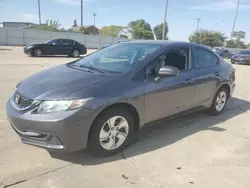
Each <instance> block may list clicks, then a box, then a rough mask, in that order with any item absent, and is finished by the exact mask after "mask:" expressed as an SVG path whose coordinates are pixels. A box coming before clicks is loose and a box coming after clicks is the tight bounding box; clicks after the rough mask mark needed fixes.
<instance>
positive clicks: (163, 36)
mask: <svg viewBox="0 0 250 188" xmlns="http://www.w3.org/2000/svg"><path fill="white" fill-rule="evenodd" d="M167 12H168V0H166V9H165V15H164V22H163V28H162V40H165V38H166V21H167Z"/></svg>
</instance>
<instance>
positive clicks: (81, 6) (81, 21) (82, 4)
mask: <svg viewBox="0 0 250 188" xmlns="http://www.w3.org/2000/svg"><path fill="white" fill-rule="evenodd" d="M81 26H83V0H81Z"/></svg>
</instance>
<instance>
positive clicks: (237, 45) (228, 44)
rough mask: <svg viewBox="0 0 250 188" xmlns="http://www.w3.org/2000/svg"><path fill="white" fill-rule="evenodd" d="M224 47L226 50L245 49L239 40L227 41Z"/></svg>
mask: <svg viewBox="0 0 250 188" xmlns="http://www.w3.org/2000/svg"><path fill="white" fill-rule="evenodd" d="M226 47H228V48H243V49H246V48H247V45H246V44H245V43H244V42H242V41H240V40H228V41H227V42H226Z"/></svg>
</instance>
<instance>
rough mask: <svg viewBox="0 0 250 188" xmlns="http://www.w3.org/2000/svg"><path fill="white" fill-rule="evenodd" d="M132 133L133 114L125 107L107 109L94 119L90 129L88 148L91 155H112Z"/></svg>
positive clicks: (125, 142) (120, 148)
mask: <svg viewBox="0 0 250 188" xmlns="http://www.w3.org/2000/svg"><path fill="white" fill-rule="evenodd" d="M133 133H134V119H133V116H132V115H131V114H130V113H129V112H128V111H127V110H126V109H122V108H113V109H109V110H107V111H105V112H103V113H102V114H101V115H100V116H99V117H97V119H96V120H95V121H94V123H93V125H92V128H91V130H90V135H89V142H88V150H89V151H90V153H91V154H92V155H98V156H110V155H113V154H115V153H118V152H120V151H121V150H122V149H123V148H124V146H126V145H128V144H129V141H130V139H131V138H132V135H133Z"/></svg>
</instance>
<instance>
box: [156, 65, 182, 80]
mask: <svg viewBox="0 0 250 188" xmlns="http://www.w3.org/2000/svg"><path fill="white" fill-rule="evenodd" d="M178 74H179V69H178V68H176V67H172V66H163V67H161V68H160V70H159V77H173V76H177V75H178Z"/></svg>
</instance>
